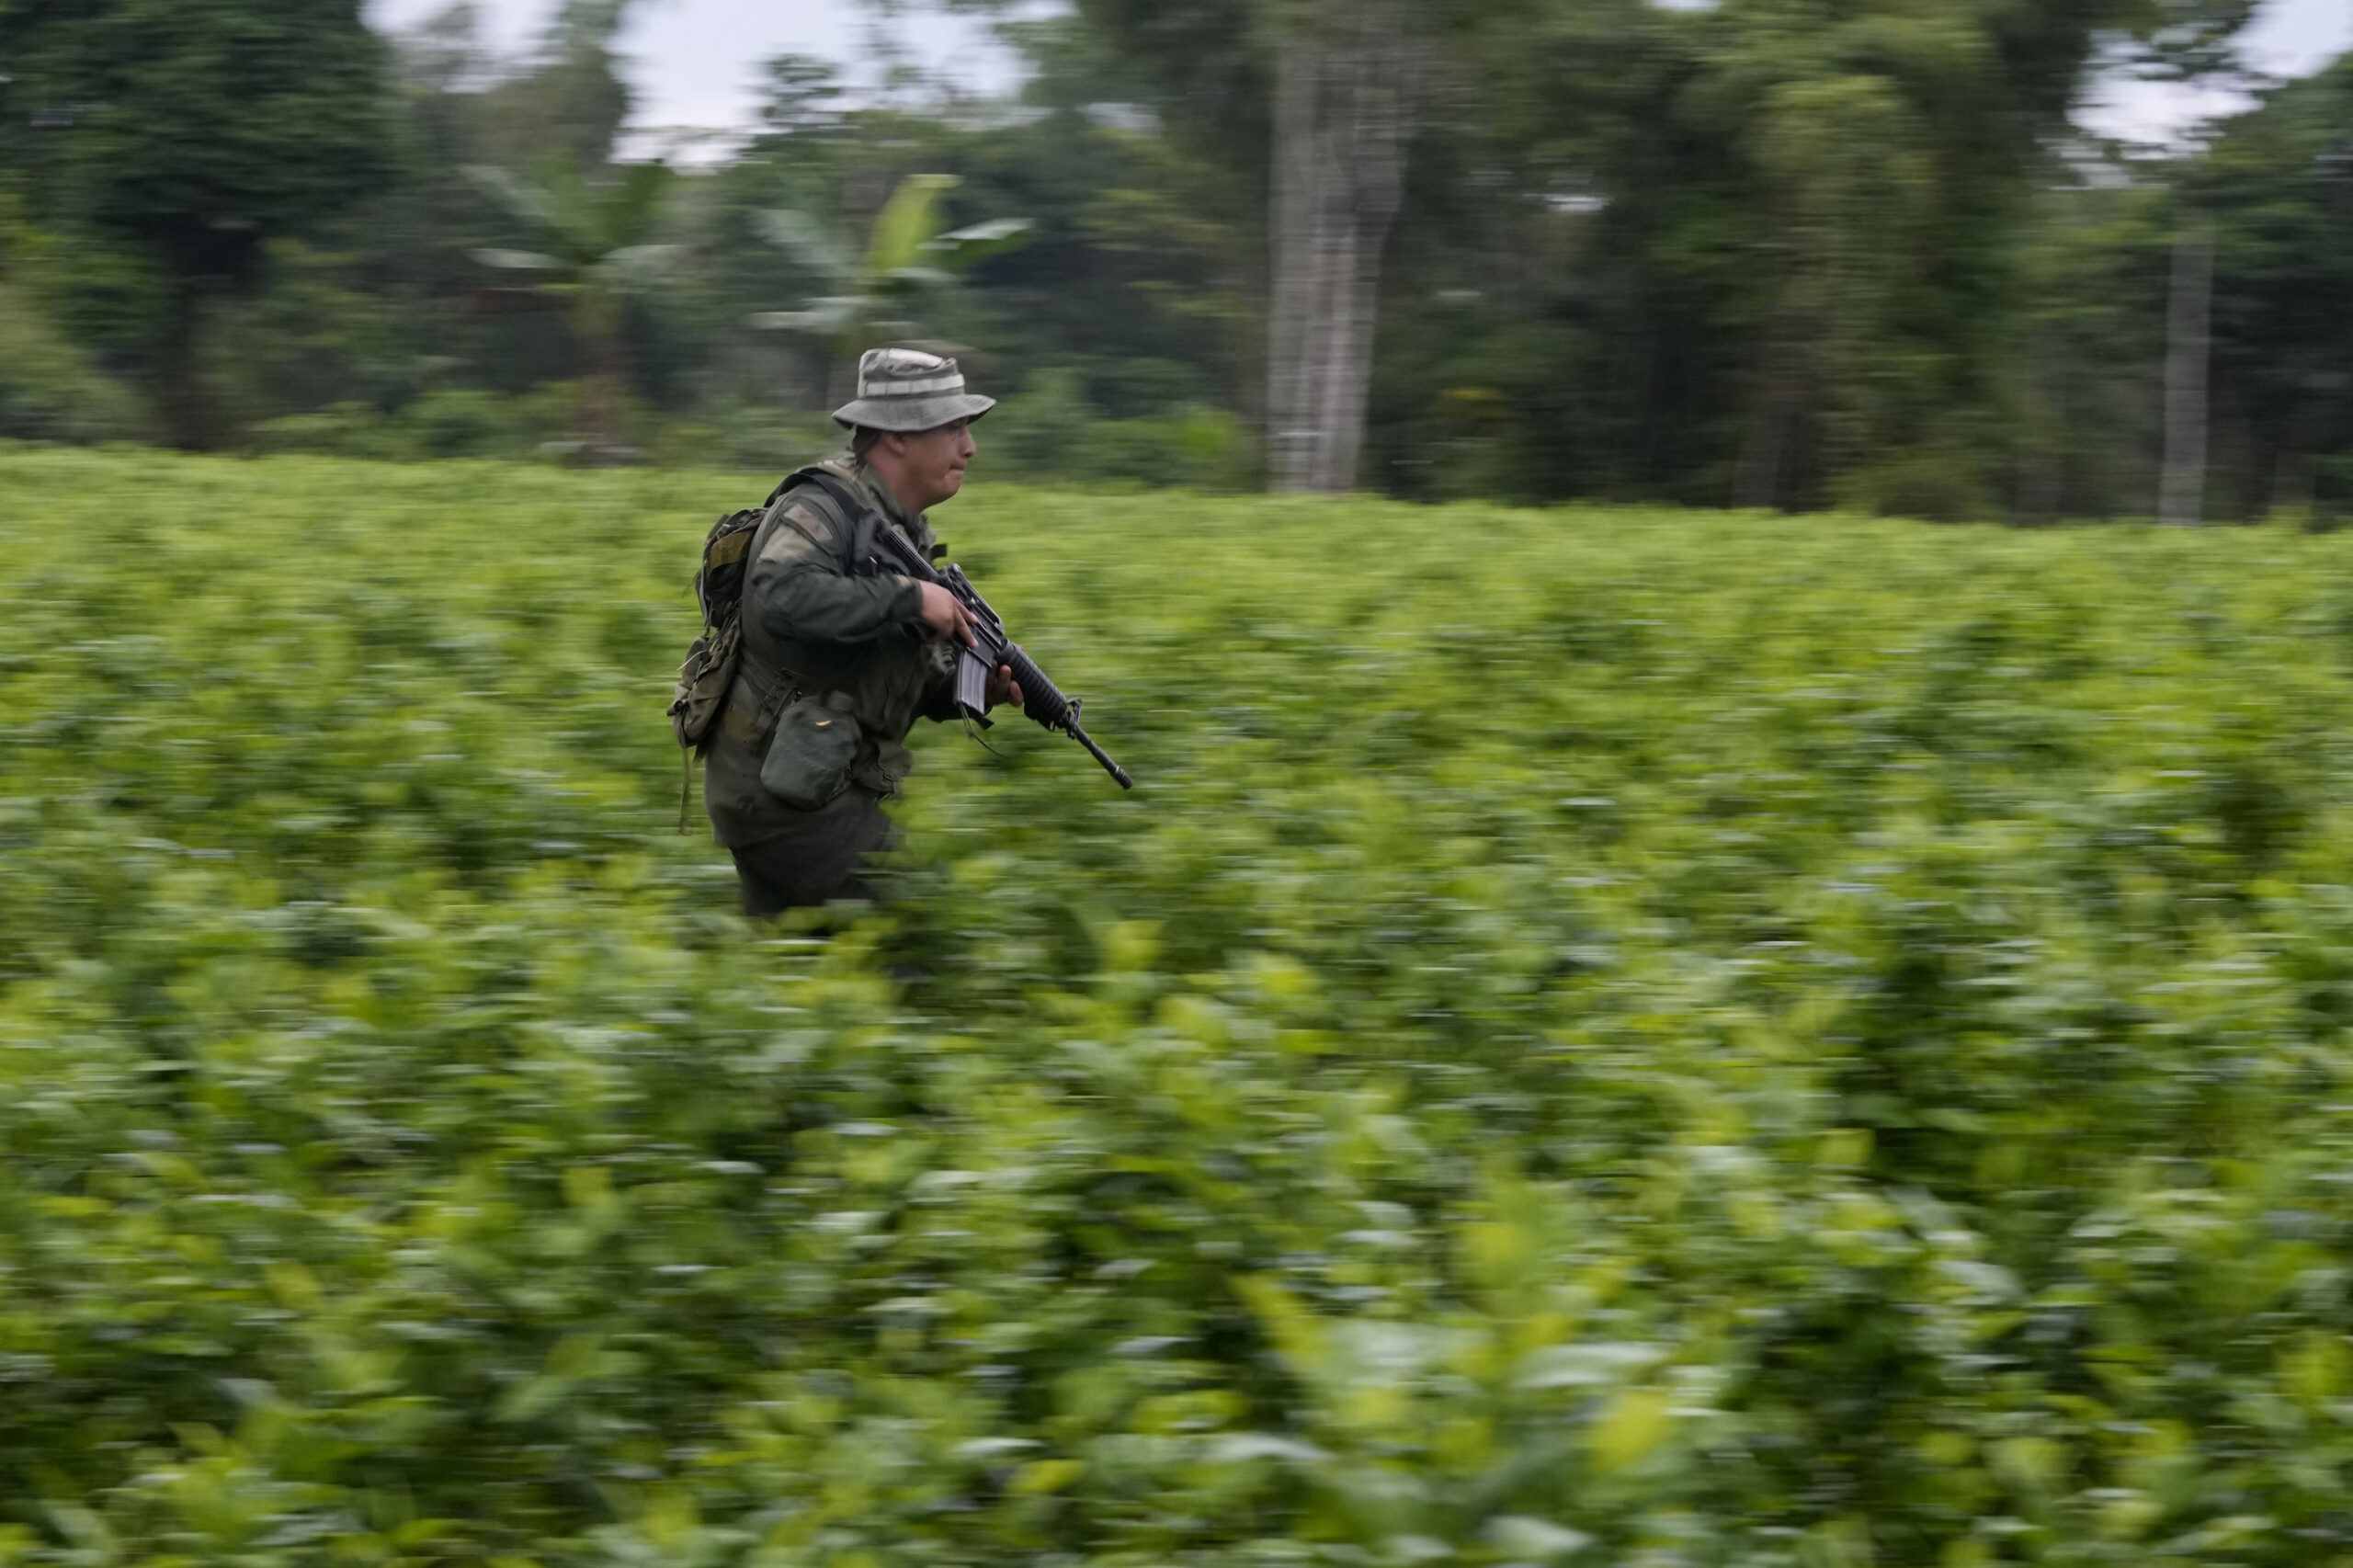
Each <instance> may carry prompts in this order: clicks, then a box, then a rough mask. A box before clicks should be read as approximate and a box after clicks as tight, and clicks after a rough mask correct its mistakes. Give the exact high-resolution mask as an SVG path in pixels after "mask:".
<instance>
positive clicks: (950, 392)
mask: <svg viewBox="0 0 2353 1568" xmlns="http://www.w3.org/2000/svg"><path fill="white" fill-rule="evenodd" d="M995 406H996V399H995V398H993V397H983V396H981V395H980V394H979V393H977V392H966V391H965V390H964V372H963V371H962V370H960V369H957V368H956V361H955V360H953V359H950V358H947V357H946V356H944V355H939V354H926V353H925V352H924V351H923V350H922V349H920V348H870V349H868V350H867V351H866V353H865V355H864V357H863V358H860V359H859V360H858V397H857V399H856V400H855V401H854V402H850V403H844V404H843V405H842V406H841V407H839V408H837V409H835V410H834V423H835V424H836V425H843V426H848V427H849V428H850V429H853V430H892V431H896V432H897V433H899V434H901V435H911V434H913V433H914V432H915V431H917V430H932V429H937V428H938V426H942V425H950V424H953V423H955V422H956V421H957V420H959V419H978V418H979V417H980V416H981V415H983V414H986V413H987V412H988V411H989V410H990V409H992V408H995Z"/></svg>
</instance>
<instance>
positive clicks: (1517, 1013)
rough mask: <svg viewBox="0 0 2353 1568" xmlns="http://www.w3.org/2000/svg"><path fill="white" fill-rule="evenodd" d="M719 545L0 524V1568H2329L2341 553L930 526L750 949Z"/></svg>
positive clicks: (636, 501)
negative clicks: (737, 874)
mask: <svg viewBox="0 0 2353 1568" xmlns="http://www.w3.org/2000/svg"><path fill="white" fill-rule="evenodd" d="M762 483H763V482H762V481H759V480H756V479H747V478H729V477H723V476H719V475H701V476H696V475H687V474H671V473H658V472H635V473H631V474H627V475H623V476H618V477H604V478H591V477H585V476H576V475H575V476H565V475H560V474H553V473H550V472H540V471H532V470H527V469H515V468H500V467H495V466H491V465H486V464H473V465H457V466H443V467H435V468H407V469H402V468H389V467H372V466H367V465H359V464H336V463H333V462H328V461H324V460H272V461H270V462H268V463H267V464H255V463H249V462H244V463H241V462H231V461H225V460H160V459H155V458H153V457H148V456H143V455H142V456H136V457H131V456H110V455H104V454H70V453H42V452H23V451H19V452H16V453H13V454H6V455H0V585H5V586H0V594H5V600H0V603H5V608H6V614H5V615H0V720H5V722H0V850H4V851H5V852H4V853H0V965H5V971H4V972H0V1149H5V1152H6V1153H5V1158H0V1560H7V1561H12V1562H20V1563H31V1564H42V1565H49V1564H56V1565H60V1568H63V1565H66V1564H74V1565H81V1564H107V1563H125V1564H128V1563H147V1564H162V1563H165V1562H179V1563H185V1562H243V1563H252V1564H265V1563H271V1564H276V1563H294V1562H347V1563H369V1562H378V1563H391V1562H407V1563H425V1562H494V1561H495V1562H508V1563H520V1562H549V1563H555V1562H631V1563H650V1562H668V1563H712V1564H717V1563H736V1562H743V1563H761V1564H820V1563H822V1564H826V1565H829V1568H879V1565H883V1564H915V1563H943V1564H947V1563H1008V1564H1010V1563H1015V1562H1021V1563H1029V1562H1044V1561H1051V1562H1061V1563H1072V1564H1075V1563H1078V1562H1105V1563H1113V1562H1116V1563H1122V1564H1136V1565H1142V1564H1144V1563H1159V1562H1195V1563H1201V1564H1208V1563H1211V1562H1217V1563H1233V1562H1257V1563H1267V1564H1275V1563H1282V1564H1301V1563H1310V1562H1330V1563H1333V1564H1345V1565H1349V1568H1357V1565H1363V1564H1375V1563H1384V1564H1385V1563H1400V1564H1402V1563H1414V1562H1444V1561H1456V1560H1459V1561H1464V1562H1497V1563H1501V1562H1520V1563H1538V1562H1564V1563H1572V1564H1574V1563H1576V1562H1595V1563H1601V1562H1613V1563H1628V1564H1632V1563H1644V1564H1660V1565H1664V1564H1670V1563H1694V1564H1697V1563H1708V1564H1714V1563H1722V1564H1733V1563H1739V1564H1746V1565H1763V1564H1782V1563H1787V1564H1801V1563H1802V1564H1806V1565H1809V1568H1818V1565H1824V1564H1860V1563H1866V1562H1903V1563H1931V1562H1935V1563H1944V1564H1951V1565H1955V1568H1959V1565H1963V1564H1971V1563H1990V1562H2050V1563H2102V1562H2108V1563H2131V1564H2148V1563H2161V1562H2200V1563H2247V1564H2281V1565H2285V1564H2297V1565H2304V1564H2313V1563H2322V1562H2343V1561H2346V1560H2347V1557H2348V1556H2353V1539H2348V1536H2353V1525H2348V1522H2347V1516H2346V1514H2345V1512H2344V1507H2343V1498H2344V1495H2345V1490H2346V1484H2347V1464H2348V1462H2353V1428H2349V1427H2348V1422H2353V1348H2348V1342H2347V1331H2348V1329H2353V1295H2348V1291H2349V1290H2353V1267H2348V1266H2353V1187H2348V1185H2347V1180H2346V1171H2347V1159H2348V1155H2353V1119H2348V1118H2349V1117H2353V1111H2348V1108H2347V1093H2346V1077H2347V1066H2346V1062H2347V1054H2346V1030H2347V1026H2348V1023H2353V958H2348V954H2353V892H2348V888H2353V863H2348V856H2353V849H2348V847H2347V846H2353V801H2348V799H2347V794H2346V789H2345V784H2344V780H2345V779H2346V778H2347V776H2348V772H2347V768H2348V763H2353V757H2348V756H2347V739H2346V736H2347V734H2348V733H2353V599H2348V597H2347V591H2346V589H2345V587H2344V581H2345V572H2344V567H2345V566H2346V565H2347V546H2346V545H2345V544H2344V543H2342V542H2341V541H2340V540H2336V539H2333V538H2324V539H2312V538H2305V537H2302V536H2298V535H2294V534H2290V533H2286V532H2277V531H2265V532H2259V533H2237V534H2234V535H2232V536H2229V537H2227V538H2225V537H2220V536H2217V537H2203V536H2196V535H2184V534H2178V533H2173V534H2161V533H2154V532H2145V531H2133V532H2124V533H2119V532H2104V533H2100V534H2097V535H2093V534H2079V533H2014V532H1995V531H1985V530H1972V529H1950V530H1933V531H1931V530H1918V529H1914V528H1901V527H1898V526H1894V525H1887V524H1875V523H1868V522H1862V521H1855V520H1840V519H1809V520H1805V521H1802V522H1797V521H1784V520H1781V519H1779V518H1775V517H1763V516H1759V515H1736V516H1730V517H1697V516H1693V515H1686V514H1670V513H1660V512H1643V511H1607V510H1586V511H1571V512H1549V513H1548V512H1508V511H1501V510H1495V509H1491V508H1480V507H1471V506H1460V507H1452V508H1445V509H1437V510H1411V509H1406V508H1402V507H1395V506H1381V505H1373V504H1360V505H1354V506H1347V507H1342V506H1336V505H1329V504H1324V503H1317V502H1305V501H1302V502H1285V503H1271V502H1212V501H1206V500H1201V499H1198V498H1186V497H1182V496H1157V497H1142V496H1140V497H1135V498H1131V499H1124V500H1114V501H1108V502H1107V501H1100V500H1090V499H1086V498H1082V497H1079V496H1076V495H1072V494H1054V493H1049V492H1024V491H1011V490H1003V489H998V488H995V487H992V486H985V485H984V486H983V487H982V488H981V490H980V491H979V492H978V493H976V494H974V495H972V496H971V497H969V498H968V499H966V500H964V501H961V502H960V503H958V504H957V506H955V507H953V508H951V509H950V510H949V512H947V513H945V514H943V517H942V521H943V523H944V524H945V525H946V531H947V533H948V536H949V538H950V539H951V540H955V541H956V542H957V543H958V545H959V546H960V549H959V554H960V556H961V558H962V559H963V560H964V561H965V562H967V563H968V564H969V565H970V566H971V567H972V569H973V570H974V572H975V573H976V574H977V575H979V576H980V577H981V579H982V580H983V583H984V585H985V586H986V587H988V588H989V589H990V590H991V591H992V592H993V594H995V596H996V597H999V599H1000V602H1001V604H1002V605H1003V607H1004V608H1006V610H1007V611H1008V613H1009V614H1011V615H1013V616H1014V617H1015V618H1017V622H1018V624H1019V625H1020V627H1021V628H1023V629H1025V631H1026V634H1027V637H1028V640H1029V645H1030V646H1031V647H1032V649H1033V651H1035V652H1036V653H1039V655H1040V658H1041V659H1042V660H1043V662H1044V663H1046V665H1048V667H1050V668H1051V669H1053V670H1054V671H1055V672H1056V673H1057V674H1058V675H1061V676H1063V677H1064V678H1065V679H1066V680H1067V682H1068V684H1069V685H1070V686H1071V687H1073V688H1074V689H1076V690H1078V691H1081V692H1083V693H1085V694H1086V696H1087V698H1088V699H1089V700H1090V708H1089V714H1090V718H1091V719H1092V720H1093V722H1094V726H1095V728H1096V730H1097V733H1098V734H1100V735H1101V736H1102V737H1104V738H1105V739H1106V740H1107V741H1108V742H1110V743H1112V744H1114V745H1115V747H1116V749H1118V750H1119V751H1120V754H1121V756H1122V757H1123V760H1125V761H1126V762H1128V764H1129V765H1130V766H1131V767H1132V768H1133V770H1134V771H1135V772H1136V773H1137V774H1138V775H1139V777H1140V778H1142V780H1143V781H1144V784H1143V788H1142V790H1140V791H1139V792H1138V793H1137V794H1135V795H1133V796H1127V797H1123V796H1121V795H1120V794H1119V793H1118V792H1117V791H1116V790H1112V789H1111V788H1110V787H1109V786H1108V784H1107V783H1106V782H1105V781H1104V779H1103V778H1101V776H1100V775H1099V774H1098V773H1097V771H1096V770H1095V769H1094V768H1093V767H1091V766H1090V765H1089V764H1087V762H1086V759H1085V757H1084V756H1081V755H1080V754H1078V753H1077V752H1076V750H1075V749H1074V748H1072V747H1070V746H1068V745H1067V744H1063V743H1061V742H1057V741H1053V740H1051V739H1050V738H1048V737H1045V736H1043V735H1041V734H1040V733H1037V732H1035V731H1034V730H1029V729H1028V728H1026V727H1023V728H1022V729H1021V733H1015V731H1014V730H1013V729H1011V728H1007V727H1002V726H1001V727H1000V728H999V729H998V731H997V732H996V733H995V737H993V739H994V742H995V753H994V754H992V753H990V752H987V751H983V750H982V749H981V748H979V747H977V746H974V745H972V744H970V743H968V742H967V741H966V740H965V739H963V738H962V737H961V735H959V734H958V733H954V732H953V731H935V732H931V733H929V735H928V737H927V738H926V740H925V741H924V742H923V744H922V756H923V767H922V768H921V770H920V771H919V773H918V775H917V778H916V779H915V784H914V786H913V793H912V798H911V799H910V800H909V801H908V802H907V803H906V804H905V806H904V808H903V810H902V819H903V821H904V824H905V827H906V829H907V834H906V842H905V846H904V861H905V864H904V868H903V869H902V871H901V876H902V879H903V881H902V887H901V894H900V901H899V902H898V903H895V904H894V905H892V907H890V908H888V909H887V910H885V911H881V912H877V913H870V914H867V915H857V916H854V917H849V918H846V919H841V920H838V921H835V922H834V925H835V926H837V927H838V928H837V929H834V930H832V931H831V932H830V934H829V933H828V932H826V931H824V930H815V929H808V928H794V929H787V930H782V931H754V930H751V929H747V928H746V927H745V926H742V925H741V924H739V923H738V922H737V921H736V920H735V919H734V918H733V916H732V915H730V914H728V913H727V911H728V909H729V908H730V906H731V901H732V891H733V890H732V885H731V883H732V878H731V875H730V873H729V871H728V869H727V868H726V866H725V863H724V861H723V858H722V857H721V856H720V855H719V854H718V853H717V852H716V851H714V850H713V849H712V848H711V847H710V846H709V845H708V844H707V843H706V842H704V841H703V840H702V839H701V838H700V837H699V836H688V837H679V836H676V835H674V834H673V833H672V832H671V831H670V829H671V819H672V814H673V812H674V810H675V791H676V784H677V778H678V775H677V765H676V756H675V754H674V753H673V751H672V748H671V747H670V744H669V742H668V739H667V734H666V731H665V726H664V724H663V722H662V720H661V717H660V709H661V705H662V702H663V700H664V699H665V692H666V669H667V666H668V665H669V664H670V663H671V662H672V661H673V660H674V659H675V658H676V654H677V653H678V652H679V649H680V645H681V644H682V643H683V642H684V641H685V640H686V638H687V636H688V632H689V631H690V624H689V622H690V619H691V608H690V606H689V602H688V597H687V594H686V590H685V584H684V580H683V579H684V574H685V572H686V570H687V567H688V561H689V559H690V557H691V555H692V551H693V548H694V544H695V541H696V540H698V539H699V534H700V530H701V529H702V528H703V527H704V526H705V525H706V523H707V522H708V520H709V518H710V516H712V515H714V514H715V513H716V512H718V511H719V510H720V509H722V507H727V506H734V505H738V504H740V503H742V502H743V501H744V499H745V497H746V496H747V495H748V494H754V493H756V491H757V490H758V489H759V488H761V485H762ZM1339 541H1345V544H1344V548H1342V547H1340V544H1339ZM1339 556H1345V559H1346V562H1347V569H1346V570H1337V569H1336V566H1335V561H1336V557H1339Z"/></svg>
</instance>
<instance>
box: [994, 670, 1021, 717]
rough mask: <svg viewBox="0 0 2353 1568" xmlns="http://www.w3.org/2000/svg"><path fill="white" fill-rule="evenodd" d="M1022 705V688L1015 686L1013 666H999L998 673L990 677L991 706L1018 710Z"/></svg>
mask: <svg viewBox="0 0 2353 1568" xmlns="http://www.w3.org/2000/svg"><path fill="white" fill-rule="evenodd" d="M1021 705H1022V702H1021V688H1020V687H1018V686H1016V685H1015V684H1014V681H1013V666H1012V665H998V666H997V667H996V673H995V675H993V676H989V706H990V707H991V708H1018V707H1020V706H1021Z"/></svg>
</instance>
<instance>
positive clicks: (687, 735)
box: [670, 488, 783, 756]
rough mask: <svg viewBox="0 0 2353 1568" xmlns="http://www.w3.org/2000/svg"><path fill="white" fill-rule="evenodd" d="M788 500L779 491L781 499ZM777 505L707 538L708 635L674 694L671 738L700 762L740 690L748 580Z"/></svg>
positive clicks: (690, 653)
mask: <svg viewBox="0 0 2353 1568" xmlns="http://www.w3.org/2000/svg"><path fill="white" fill-rule="evenodd" d="M777 494H779V495H780V494H783V491H782V489H781V488H779V490H778V492H777ZM775 504H776V495H771V496H769V497H768V502H767V506H761V507H759V508H758V509H757V510H755V511H745V512H730V513H728V514H727V516H725V517H722V518H720V519H719V521H718V522H716V523H714V524H713V525H712V526H711V529H710V533H708V534H706V535H704V536H703V541H702V565H701V566H700V568H699V569H698V570H697V571H696V573H695V598H696V601H697V602H698V603H699V604H700V605H701V606H702V635H701V636H699V637H698V638H696V639H695V642H694V646H693V647H691V648H689V649H688V650H687V658H686V662H685V663H684V664H682V665H679V666H678V684H677V686H676V688H674V689H673V690H672V692H671V694H670V730H671V733H673V734H675V735H676V736H677V737H678V744H680V745H682V746H684V747H686V748H687V750H688V751H689V752H692V753H694V754H696V755H698V756H699V755H700V754H701V753H702V751H703V749H704V747H705V746H706V745H707V744H709V742H710V727H711V724H712V722H714V721H716V720H717V719H718V717H719V710H720V707H721V705H722V703H724V702H725V701H726V700H727V688H728V687H731V686H733V685H734V684H735V666H736V665H737V664H738V663H739V662H740V661H741V658H742V655H743V648H744V626H743V619H744V574H745V571H746V570H748V569H749V567H750V564H751V556H752V543H753V540H755V539H756V538H757V537H758V534H759V529H760V524H761V523H762V522H763V521H765V520H766V519H767V515H768V509H769V507H770V506H774V505H775Z"/></svg>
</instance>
